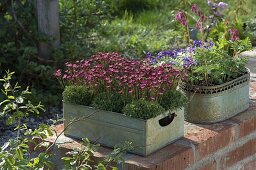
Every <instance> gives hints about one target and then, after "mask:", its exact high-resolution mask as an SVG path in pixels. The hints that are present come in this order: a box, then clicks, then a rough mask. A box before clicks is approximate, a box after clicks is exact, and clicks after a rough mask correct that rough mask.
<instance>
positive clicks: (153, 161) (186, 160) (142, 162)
mask: <svg viewBox="0 0 256 170" xmlns="http://www.w3.org/2000/svg"><path fill="white" fill-rule="evenodd" d="M128 157H129V159H127V160H126V164H131V165H138V167H144V168H146V169H148V170H166V169H175V170H181V169H185V168H186V167H188V166H190V165H192V164H193V163H194V162H195V159H194V153H193V150H192V148H189V147H185V146H182V145H178V144H170V145H168V146H166V147H164V148H163V149H161V150H159V151H157V152H155V153H153V154H151V155H149V156H147V157H142V156H138V155H132V156H128ZM131 165H130V166H131Z"/></svg>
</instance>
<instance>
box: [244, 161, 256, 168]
mask: <svg viewBox="0 0 256 170" xmlns="http://www.w3.org/2000/svg"><path fill="white" fill-rule="evenodd" d="M255 169H256V158H255V160H252V161H250V162H248V163H247V164H245V165H244V170H255Z"/></svg>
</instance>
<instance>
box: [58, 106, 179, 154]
mask: <svg viewBox="0 0 256 170" xmlns="http://www.w3.org/2000/svg"><path fill="white" fill-rule="evenodd" d="M63 112H64V126H65V127H66V126H67V125H68V124H69V123H70V121H72V120H74V119H77V118H83V119H82V120H80V121H78V122H75V123H73V124H72V125H70V126H69V127H68V128H67V129H66V131H65V132H64V134H65V135H66V136H69V137H73V138H78V139H81V138H88V139H89V140H90V141H91V142H96V143H100V144H101V145H103V146H108V147H114V146H116V145H120V144H122V143H123V142H125V141H130V142H132V145H133V146H134V148H135V149H134V150H133V151H131V152H132V153H136V154H139V155H144V156H146V155H149V154H151V153H153V152H155V151H156V150H158V149H161V148H162V147H164V146H166V145H168V144H170V143H171V142H173V141H175V140H177V139H179V138H181V137H183V136H184V109H178V110H176V111H172V112H165V113H163V114H162V115H159V116H157V117H155V118H151V119H148V120H143V119H137V118H131V117H128V116H125V115H123V114H120V113H114V112H109V111H103V110H98V109H95V108H92V107H88V106H83V105H76V104H71V103H65V102H64V103H63ZM173 113H175V115H176V116H175V117H174V116H173V115H174V114H173ZM172 119H173V120H172ZM160 124H161V125H160Z"/></svg>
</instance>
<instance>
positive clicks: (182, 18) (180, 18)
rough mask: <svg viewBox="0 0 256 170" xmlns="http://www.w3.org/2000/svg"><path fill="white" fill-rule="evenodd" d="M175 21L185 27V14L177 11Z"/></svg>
mask: <svg viewBox="0 0 256 170" xmlns="http://www.w3.org/2000/svg"><path fill="white" fill-rule="evenodd" d="M175 19H176V20H177V21H179V22H180V23H181V24H182V25H183V26H187V19H186V14H185V13H184V12H183V11H179V12H178V13H177V14H176V16H175Z"/></svg>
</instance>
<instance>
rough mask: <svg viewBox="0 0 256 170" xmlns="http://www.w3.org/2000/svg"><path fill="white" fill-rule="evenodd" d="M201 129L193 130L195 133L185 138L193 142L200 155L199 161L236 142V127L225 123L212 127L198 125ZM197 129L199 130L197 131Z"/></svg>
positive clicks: (188, 134)
mask: <svg viewBox="0 0 256 170" xmlns="http://www.w3.org/2000/svg"><path fill="white" fill-rule="evenodd" d="M198 126H200V127H197V128H193V129H191V130H193V133H188V132H187V133H186V135H185V137H186V138H188V139H189V140H191V141H193V143H194V144H195V145H196V150H197V152H198V154H199V158H197V160H199V159H203V158H205V157H206V156H207V155H209V154H211V153H214V152H216V151H217V150H219V149H221V148H224V147H226V146H228V145H229V144H230V143H232V142H233V141H235V139H236V138H237V136H236V133H235V131H236V126H235V125H231V124H227V123H225V122H223V123H216V124H212V125H198ZM195 129H197V130H195Z"/></svg>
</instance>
